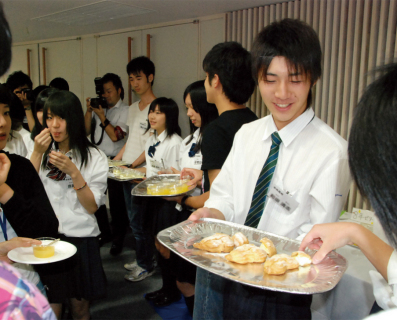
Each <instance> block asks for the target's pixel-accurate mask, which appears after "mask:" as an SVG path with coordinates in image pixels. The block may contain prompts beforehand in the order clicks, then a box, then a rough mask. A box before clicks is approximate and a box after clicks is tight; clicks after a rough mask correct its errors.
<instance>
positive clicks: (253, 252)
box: [225, 244, 267, 264]
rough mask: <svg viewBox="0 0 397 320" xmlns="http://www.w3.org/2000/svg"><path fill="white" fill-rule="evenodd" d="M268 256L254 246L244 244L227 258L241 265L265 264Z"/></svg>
mask: <svg viewBox="0 0 397 320" xmlns="http://www.w3.org/2000/svg"><path fill="white" fill-rule="evenodd" d="M266 257H267V254H266V252H265V251H263V250H262V249H260V248H259V247H257V246H256V245H254V244H243V245H242V246H239V247H238V248H236V249H234V250H233V251H232V252H230V253H229V254H228V255H226V256H225V258H226V259H227V260H229V261H231V262H236V263H240V264H246V263H262V262H265V260H266Z"/></svg>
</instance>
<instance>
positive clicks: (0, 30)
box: [0, 2, 12, 76]
mask: <svg viewBox="0 0 397 320" xmlns="http://www.w3.org/2000/svg"><path fill="white" fill-rule="evenodd" d="M11 44H12V37H11V31H10V26H9V25H8V22H7V20H6V18H5V16H4V11H3V4H2V3H1V2H0V76H2V75H3V74H4V73H5V72H6V71H7V70H8V68H9V67H10V64H11V56H12V55H11Z"/></svg>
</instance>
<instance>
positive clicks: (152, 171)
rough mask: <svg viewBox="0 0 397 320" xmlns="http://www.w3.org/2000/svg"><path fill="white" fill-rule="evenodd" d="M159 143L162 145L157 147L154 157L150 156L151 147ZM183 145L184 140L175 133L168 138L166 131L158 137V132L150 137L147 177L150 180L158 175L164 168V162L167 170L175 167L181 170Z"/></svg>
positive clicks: (146, 151) (147, 145)
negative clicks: (180, 152) (180, 156)
mask: <svg viewBox="0 0 397 320" xmlns="http://www.w3.org/2000/svg"><path fill="white" fill-rule="evenodd" d="M159 141H160V144H159V145H158V146H157V147H156V151H155V153H154V155H153V157H151V156H149V153H148V151H149V147H150V146H153V145H155V144H156V143H158V142H159ZM181 143H182V138H181V137H180V136H179V135H178V134H176V133H174V134H173V135H172V136H171V137H170V136H167V130H164V131H163V132H162V133H161V134H160V135H159V136H157V132H155V134H153V135H152V136H150V137H149V139H148V141H147V142H146V147H145V156H146V177H147V178H150V177H152V176H154V175H157V172H159V171H160V170H161V169H162V168H163V162H164V166H165V167H166V168H167V169H169V168H171V167H173V168H175V169H177V170H180V167H179V149H180V147H181ZM161 160H163V161H161Z"/></svg>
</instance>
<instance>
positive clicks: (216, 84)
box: [211, 74, 221, 88]
mask: <svg viewBox="0 0 397 320" xmlns="http://www.w3.org/2000/svg"><path fill="white" fill-rule="evenodd" d="M220 84H221V82H220V81H219V76H218V75H217V74H214V77H213V78H212V80H211V86H212V87H214V88H217V87H219V85H220Z"/></svg>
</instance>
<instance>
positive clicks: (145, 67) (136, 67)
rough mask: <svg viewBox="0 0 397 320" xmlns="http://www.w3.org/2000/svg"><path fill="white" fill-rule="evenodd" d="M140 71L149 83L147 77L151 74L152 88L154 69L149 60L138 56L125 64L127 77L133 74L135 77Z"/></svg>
mask: <svg viewBox="0 0 397 320" xmlns="http://www.w3.org/2000/svg"><path fill="white" fill-rule="evenodd" d="M141 71H142V72H143V73H144V74H145V75H146V78H148V81H149V76H150V75H151V74H152V75H153V81H152V86H153V83H154V75H155V67H154V63H153V62H152V60H150V59H149V58H148V57H145V56H140V57H137V58H134V59H132V60H131V61H130V62H129V63H128V64H127V74H128V75H131V74H133V75H135V76H136V75H138V74H139V73H140V72H141Z"/></svg>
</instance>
